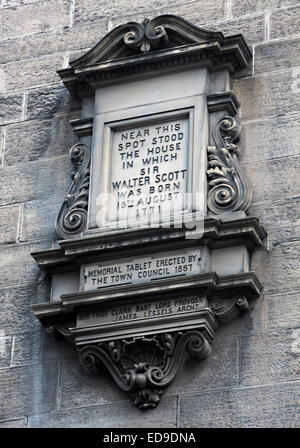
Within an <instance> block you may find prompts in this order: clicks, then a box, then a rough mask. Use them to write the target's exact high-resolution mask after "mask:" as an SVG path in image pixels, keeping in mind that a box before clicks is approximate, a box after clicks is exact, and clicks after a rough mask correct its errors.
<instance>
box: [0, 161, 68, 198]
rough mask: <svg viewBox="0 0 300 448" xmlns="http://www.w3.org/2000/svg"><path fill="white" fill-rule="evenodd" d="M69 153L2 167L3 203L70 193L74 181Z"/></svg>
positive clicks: (1, 187) (0, 171)
mask: <svg viewBox="0 0 300 448" xmlns="http://www.w3.org/2000/svg"><path fill="white" fill-rule="evenodd" d="M70 175H71V163H70V159H69V156H64V157H57V158H53V159H51V160H48V161H43V162H39V161H37V162H32V163H30V164H18V165H16V166H11V167H5V168H1V169H0V190H1V193H2V194H1V197H0V205H2V204H3V205H5V204H11V203H14V202H25V201H30V200H34V199H38V198H42V197H48V196H49V195H51V194H55V195H59V194H63V193H67V191H68V189H69V187H70V183H71V177H70Z"/></svg>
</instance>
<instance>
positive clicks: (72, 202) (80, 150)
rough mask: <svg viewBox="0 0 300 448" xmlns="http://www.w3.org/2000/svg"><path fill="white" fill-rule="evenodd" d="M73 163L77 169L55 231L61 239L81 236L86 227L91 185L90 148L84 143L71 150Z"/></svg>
mask: <svg viewBox="0 0 300 448" xmlns="http://www.w3.org/2000/svg"><path fill="white" fill-rule="evenodd" d="M70 158H71V162H72V164H73V166H74V168H75V170H74V171H73V173H72V179H73V182H72V184H71V187H70V189H69V191H68V194H67V197H66V199H65V200H64V202H63V205H62V206H61V209H60V211H59V213H58V216H57V219H56V223H55V230H56V233H57V235H58V236H59V237H60V238H68V237H70V236H73V235H78V234H80V233H81V232H82V231H83V230H84V229H85V227H86V221H87V209H88V197H89V184H90V158H91V154H90V148H89V147H88V146H86V145H84V144H82V143H79V144H76V145H74V146H73V147H72V148H71V149H70Z"/></svg>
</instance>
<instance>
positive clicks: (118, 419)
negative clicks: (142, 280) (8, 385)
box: [28, 396, 176, 442]
mask: <svg viewBox="0 0 300 448" xmlns="http://www.w3.org/2000/svg"><path fill="white" fill-rule="evenodd" d="M146 412H147V414H146V413H144V412H141V410H140V409H137V408H136V407H135V406H134V405H133V404H132V403H131V401H122V402H119V403H111V404H106V405H102V406H89V407H82V408H78V409H74V410H72V409H70V410H65V411H63V410H62V411H60V412H59V413H49V414H42V415H34V416H29V419H28V427H29V428H174V427H175V426H176V398H175V397H168V396H162V398H161V402H160V404H159V406H158V407H157V408H155V409H149V410H147V411H146ZM100 442H101V441H100Z"/></svg>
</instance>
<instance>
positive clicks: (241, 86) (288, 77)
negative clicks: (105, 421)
mask: <svg viewBox="0 0 300 448" xmlns="http://www.w3.org/2000/svg"><path fill="white" fill-rule="evenodd" d="M298 84H299V83H298ZM298 84H297V79H295V73H294V72H293V71H292V70H290V71H284V72H280V73H272V74H271V73H270V74H266V75H259V76H253V77H246V78H241V79H238V80H236V81H235V82H234V92H235V94H236V96H237V98H238V100H239V101H240V103H241V116H242V119H243V120H254V119H258V118H264V119H265V118H266V117H272V116H278V115H282V114H287V113H292V112H298V111H299V108H300V88H299V87H298Z"/></svg>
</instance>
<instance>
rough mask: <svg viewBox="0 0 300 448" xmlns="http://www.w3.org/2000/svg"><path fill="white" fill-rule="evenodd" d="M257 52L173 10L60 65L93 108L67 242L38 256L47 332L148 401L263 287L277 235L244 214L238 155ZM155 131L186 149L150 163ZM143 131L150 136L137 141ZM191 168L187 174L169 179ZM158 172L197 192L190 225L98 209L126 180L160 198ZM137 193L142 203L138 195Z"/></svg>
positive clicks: (64, 218)
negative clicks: (269, 241) (262, 255)
mask: <svg viewBox="0 0 300 448" xmlns="http://www.w3.org/2000/svg"><path fill="white" fill-rule="evenodd" d="M251 57H252V56H251V51H250V49H249V48H248V46H247V44H246V42H245V40H244V38H243V37H242V36H241V35H240V34H239V35H235V36H229V37H224V36H223V34H222V33H220V32H210V31H207V30H204V29H201V28H198V27H195V26H194V25H192V24H190V23H189V22H187V21H185V20H184V19H182V18H180V17H177V16H173V15H162V16H159V17H156V18H155V19H153V20H151V21H150V20H148V19H145V20H144V21H143V22H142V23H141V24H139V23H135V22H129V23H127V24H125V25H120V26H117V27H116V28H115V29H113V30H112V31H111V32H110V33H108V34H107V35H106V36H105V37H104V38H103V39H102V40H101V41H100V42H99V43H98V44H96V45H95V46H94V47H93V48H92V49H91V50H90V51H88V52H87V53H86V54H85V55H83V56H81V57H80V58H78V59H77V60H75V61H71V62H70V67H69V68H67V69H64V70H60V71H59V72H58V73H59V75H60V76H61V78H62V80H63V82H64V84H65V85H66V87H67V88H68V89H69V90H70V92H71V94H72V95H73V96H75V97H76V98H77V99H78V98H80V99H81V101H82V116H81V118H79V119H77V120H73V121H71V125H72V127H73V130H74V132H75V133H76V134H77V136H78V137H79V143H78V144H76V145H74V146H73V147H72V148H71V150H70V157H71V162H72V164H73V167H74V172H73V174H72V182H71V186H70V189H69V191H68V193H67V195H66V199H65V201H64V202H63V204H62V206H61V208H60V211H59V213H58V216H57V220H56V223H55V228H56V232H57V235H58V237H59V239H60V240H59V241H58V242H57V244H56V246H55V247H54V248H51V249H49V250H46V251H44V252H39V253H33V254H32V255H33V257H34V258H35V260H36V261H37V263H38V265H39V267H40V268H41V269H42V270H43V271H45V272H46V273H47V275H48V276H49V278H50V280H51V297H50V301H49V302H46V303H40V304H35V305H33V310H34V313H35V315H36V317H37V318H38V319H39V320H40V321H41V322H42V323H43V325H45V327H46V328H47V331H48V333H49V334H52V335H60V336H63V337H65V338H66V339H67V340H68V341H70V342H71V343H72V344H74V345H75V346H76V349H77V350H78V353H79V360H80V363H81V364H82V365H83V366H84V367H85V369H86V370H87V371H88V372H90V373H91V374H95V373H97V372H98V371H99V369H101V368H102V367H103V366H104V367H105V368H106V369H107V370H108V371H109V372H110V374H111V376H112V377H113V379H114V380H115V382H116V383H117V385H118V386H119V387H120V388H121V389H122V390H124V391H126V392H128V393H129V394H130V395H131V396H132V398H133V401H134V404H135V405H137V406H138V407H139V408H141V409H146V408H153V407H156V405H157V404H158V402H159V400H160V397H161V395H162V394H163V392H164V390H165V388H166V387H167V386H168V385H169V384H170V383H171V382H172V381H173V380H174V379H175V377H176V374H177V373H178V372H179V371H180V369H181V367H182V366H183V364H184V362H185V360H186V359H187V358H188V357H193V358H196V359H198V360H202V359H204V358H206V357H207V356H208V355H209V353H210V352H211V347H212V343H213V340H214V336H215V331H216V329H217V327H218V324H219V323H227V322H229V321H230V320H231V319H233V318H235V317H237V316H238V314H240V313H243V312H246V311H248V310H249V309H250V307H249V306H250V302H251V301H252V300H253V299H256V298H257V297H259V295H260V292H261V290H262V285H261V283H260V281H259V280H258V278H257V276H256V274H255V273H254V272H253V271H251V252H252V251H253V250H254V249H256V248H259V247H261V245H262V240H263V239H264V238H265V236H266V233H265V231H264V229H263V228H262V227H261V225H260V224H259V221H258V219H257V218H255V217H249V216H247V215H246V212H247V211H248V209H249V206H250V203H251V198H252V193H251V187H250V184H249V182H248V180H247V177H246V174H245V172H244V170H243V169H242V167H241V165H240V164H239V160H238V154H239V147H238V146H237V143H238V141H239V137H240V124H239V122H238V120H237V119H236V117H235V115H236V113H237V110H238V107H239V103H238V101H237V99H236V97H235V95H234V93H233V91H232V77H233V76H235V75H236V74H238V73H239V72H241V71H243V70H245V69H246V68H247V66H248V64H249V62H250V61H251ZM160 129H163V131H159V130H160ZM179 130H180V138H179ZM151 132H154V133H155V132H156V134H157V135H159V136H160V137H161V138H162V139H165V140H167V139H166V138H165V137H166V136H167V138H168V139H169V140H167V142H168V141H171V139H173V141H175V143H172V144H173V147H172V148H171V145H170V146H168V148H167V146H166V145H165V146H164V148H163V149H162V146H155V150H157V151H158V152H161V154H162V155H164V154H165V153H166V151H169V153H171V149H172V150H174V147H175V146H174V145H177V146H176V151H177V154H178V157H177V155H176V156H174V157H173V158H172V159H171V160H170V157H167V158H166V157H162V159H161V161H156V159H154V160H153V162H149V164H148V162H147V163H146V164H144V166H143V165H141V164H140V165H139V161H140V160H141V159H142V157H143V156H145V154H146V153H145V151H146V149H147V148H149V147H150V149H151V145H156V143H153V142H154V140H153V139H152V137H153V135H152V137H151ZM159 132H162V134H161V135H160V134H159ZM176 132H177V133H176ZM122 133H123V134H122ZM131 135H132V136H143V140H142V139H141V137H139V139H140V140H139V139H138V138H136V139H135V144H134V145H133V144H132V143H131V142H132V141H133V140H131ZM127 136H129V137H127ZM174 136H175V137H174ZM128 138H129V140H127V139H128ZM118 139H119V140H118ZM132 139H133V137H132ZM156 141H157V139H156V140H155V142H156ZM124 142H126V143H127V146H126V148H131V146H132V147H133V148H134V149H135V152H134V153H132V154H131V153H130V154H129V155H128V153H126V152H124V154H125V155H124V157H126V154H127V156H128V158H129V159H130V163H128V164H127V165H126V164H125V165H124V164H123V165H122V164H120V156H119V154H121V151H123V148H124V145H125V143H124ZM141 142H143V143H141ZM145 148H146V149H145ZM128 151H129V150H128ZM143 151H144V152H143ZM150 152H151V151H150ZM122 157H123V156H122ZM133 159H134V163H133V162H132V160H133ZM122 160H123V159H122ZM174 163H177V164H178V165H174ZM146 165H147V166H146ZM174 166H176V169H175V168H174ZM115 167H117V168H115ZM147 169H148V171H147V173H146V170H147ZM174 169H175V171H174ZM126 170H127V171H126ZM180 170H181V171H180ZM179 171H180V172H182V173H184V176H183V177H182V179H181V182H177V183H176V184H171V181H172V176H173V177H174V176H175V174H176V173H179ZM145 173H146V174H145ZM157 173H159V174H161V173H163V174H164V175H166V176H167V175H168V182H169V183H168V185H169V187H168V188H169V189H170V191H171V188H172V186H173V188H174V189H175V190H176V189H177V190H180V189H181V190H180V191H182V192H184V194H186V193H189V194H190V197H191V198H192V199H191V200H190V201H189V202H187V205H186V209H187V210H185V211H187V219H186V220H185V221H184V222H183V223H181V224H182V225H181V226H179V227H178V226H177V225H175V224H176V223H177V221H176V220H175V219H174V222H172V225H169V226H166V221H164V219H165V218H164V217H161V219H160V221H159V225H158V226H146V227H143V226H142V227H138V226H129V225H128V226H127V227H125V228H121V227H118V226H117V224H118V223H120V221H119V222H117V221H116V222H112V221H111V220H110V218H109V213H108V212H109V210H110V208H112V207H113V205H112V203H109V204H108V206H107V208H106V209H105V208H104V209H99V208H97V201H98V197H99V195H100V194H102V193H103V192H104V193H106V192H107V191H109V192H110V194H111V195H112V196H111V197H112V198H115V197H116V195H117V194H118V192H117V193H116V191H115V190H114V182H115V185H116V184H117V183H118V182H119V185H121V184H122V185H123V184H124V187H122V188H123V190H122V194H123V193H124V194H125V195H126V192H127V193H130V194H129V196H130V197H132V196H133V197H135V196H136V197H139V196H142V195H143V194H144V195H145V194H146V193H145V192H146V190H143V189H142V188H144V186H145V185H146V186H149V190H147V195H148V196H149V198H150V197H151V194H152V192H153V191H155V188H156V187H157V184H158V182H160V181H159V180H157V178H155V177H154V175H155V174H157ZM145 175H147V176H148V177H147V179H146V181H145V177H144V176H145ZM126 176H127V177H126ZM127 178H134V179H139V181H136V182H139V185H138V186H139V187H141V188H140V189H138V188H135V186H134V182H133V183H132V182H131V184H130V185H131V186H130V191H127V190H129V187H127V182H126V180H127ZM159 179H160V177H159ZM169 179H171V181H170V180H169ZM183 179H184V180H185V181H183ZM156 181H157V182H156ZM128 184H129V183H128ZM132 184H133V186H132ZM125 186H126V189H125ZM160 186H161V189H163V188H165V184H163V183H161V184H160ZM114 194H115V196H113V195H114ZM124 194H123V196H124ZM121 196H122V195H121ZM118 197H119V196H118ZM196 197H197V198H200V201H199V203H198V202H197V201H195V198H196ZM124 203H125V206H126V207H127V205H126V204H127V203H126V201H125V202H124ZM118 204H120V203H118ZM128 204H129V205H128V208H129V207H132V208H133V210H134V209H138V201H137V202H136V203H135V205H131V204H130V203H128ZM125 206H124V207H125ZM118 207H120V205H118ZM146 211H147V213H148V214H149V213H150V208H146ZM151 213H152V212H151ZM174 213H175V212H174ZM176 213H177V212H176ZM176 213H175V214H176ZM178 213H179V212H178ZM180 213H182V210H181V211H180ZM180 213H179V215H178V216H181V215H180ZM102 215H103V216H102ZM98 216H100V218H101V220H102V221H103V224H102V221H101V223H100V224H99V221H98V220H97V219H98V218H97V219H96V217H98ZM176 216H177V215H176ZM178 216H177V218H178ZM169 224H170V222H169ZM191 224H192V226H191Z"/></svg>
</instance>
